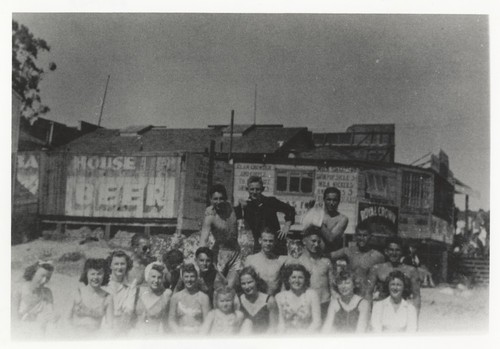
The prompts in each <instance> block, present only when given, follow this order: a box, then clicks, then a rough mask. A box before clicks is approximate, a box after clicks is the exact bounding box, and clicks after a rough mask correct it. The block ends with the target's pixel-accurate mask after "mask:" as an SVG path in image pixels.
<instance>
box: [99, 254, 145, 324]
mask: <svg viewBox="0 0 500 349" xmlns="http://www.w3.org/2000/svg"><path fill="white" fill-rule="evenodd" d="M107 262H108V268H109V269H110V270H111V277H110V280H109V283H108V285H106V286H105V287H103V289H104V290H105V291H107V292H108V293H109V294H110V295H111V297H112V300H113V320H112V326H113V330H114V331H115V332H121V333H124V332H127V331H129V330H130V329H131V328H132V320H133V318H132V317H133V315H134V304H135V298H136V293H137V287H136V285H135V283H134V282H132V284H129V283H128V282H127V276H128V272H129V271H130V269H132V259H131V258H130V257H129V256H128V255H127V254H126V253H125V252H123V251H121V250H117V251H113V252H112V253H111V254H110V256H109V257H108V258H107Z"/></svg>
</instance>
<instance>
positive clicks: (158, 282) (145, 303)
mask: <svg viewBox="0 0 500 349" xmlns="http://www.w3.org/2000/svg"><path fill="white" fill-rule="evenodd" d="M164 272H165V265H164V264H163V263H161V262H153V263H151V264H148V265H147V266H146V268H145V270H144V280H145V285H143V286H141V287H140V288H139V291H138V295H137V302H136V306H135V314H136V317H137V323H136V330H137V331H138V332H141V333H147V334H150V333H161V332H162V331H164V330H165V329H166V325H167V309H168V305H169V301H170V297H171V295H172V291H171V290H170V289H165V288H164V287H163V278H164V275H163V274H164Z"/></svg>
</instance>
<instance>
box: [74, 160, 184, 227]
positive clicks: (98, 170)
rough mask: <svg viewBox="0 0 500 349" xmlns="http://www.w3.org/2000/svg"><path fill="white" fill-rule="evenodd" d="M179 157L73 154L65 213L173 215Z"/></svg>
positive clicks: (136, 215) (125, 216)
mask: <svg viewBox="0 0 500 349" xmlns="http://www.w3.org/2000/svg"><path fill="white" fill-rule="evenodd" d="M179 166H180V158H179V157H154V156H149V157H146V156H142V157H140V156H86V155H77V156H73V157H72V159H71V161H70V162H69V165H68V169H67V181H66V204H65V214H66V215H74V216H87V217H120V218H132V217H134V218H173V217H175V215H174V198H175V196H176V195H175V192H176V185H177V184H178V183H177V178H176V176H177V170H178V169H179Z"/></svg>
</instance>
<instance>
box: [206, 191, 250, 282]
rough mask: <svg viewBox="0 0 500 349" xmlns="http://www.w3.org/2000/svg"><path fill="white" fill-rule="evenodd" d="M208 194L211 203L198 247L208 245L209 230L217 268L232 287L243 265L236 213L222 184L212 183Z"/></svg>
mask: <svg viewBox="0 0 500 349" xmlns="http://www.w3.org/2000/svg"><path fill="white" fill-rule="evenodd" d="M209 195H210V202H211V205H210V206H208V207H207V209H206V210H205V219H204V221H203V226H202V228H201V237H200V247H204V246H207V245H208V237H209V234H210V232H211V233H212V235H213V237H214V239H215V244H214V246H213V250H214V255H215V258H216V260H217V269H218V271H219V272H220V273H221V274H222V275H223V276H224V278H225V279H226V280H227V284H228V285H229V286H231V287H233V286H234V284H235V282H236V278H237V277H238V272H239V270H241V268H242V267H243V265H242V260H241V259H242V256H241V249H240V245H239V244H238V222H237V219H236V214H235V212H234V210H233V207H232V206H231V204H230V203H229V202H228V201H227V192H226V188H225V187H224V186H223V185H222V184H215V185H213V186H212V188H210V193H209Z"/></svg>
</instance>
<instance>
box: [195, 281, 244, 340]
mask: <svg viewBox="0 0 500 349" xmlns="http://www.w3.org/2000/svg"><path fill="white" fill-rule="evenodd" d="M235 296H236V293H235V291H234V289H233V288H231V287H228V286H223V287H220V288H218V289H217V290H216V291H215V294H214V304H215V309H213V310H211V311H210V312H209V313H208V315H207V318H206V319H205V322H204V324H203V328H202V329H201V333H203V334H219V335H235V334H238V333H241V332H246V333H248V332H249V330H250V328H251V323H250V321H249V320H248V319H245V317H244V315H243V313H242V312H241V311H239V310H236V309H235V308H236V307H235Z"/></svg>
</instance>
